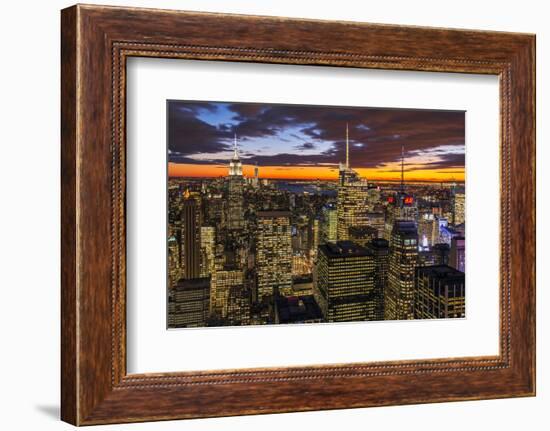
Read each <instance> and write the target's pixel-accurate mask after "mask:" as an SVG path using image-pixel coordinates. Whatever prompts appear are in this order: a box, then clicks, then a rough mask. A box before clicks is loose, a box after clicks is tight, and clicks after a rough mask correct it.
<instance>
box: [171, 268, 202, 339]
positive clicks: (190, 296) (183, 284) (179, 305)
mask: <svg viewBox="0 0 550 431" xmlns="http://www.w3.org/2000/svg"><path fill="white" fill-rule="evenodd" d="M209 305H210V278H207V277H206V278H194V279H188V280H184V279H182V280H180V281H178V283H177V284H176V286H175V287H174V288H173V289H170V290H169V292H168V327H169V328H195V327H202V326H206V324H207V321H208V317H209Z"/></svg>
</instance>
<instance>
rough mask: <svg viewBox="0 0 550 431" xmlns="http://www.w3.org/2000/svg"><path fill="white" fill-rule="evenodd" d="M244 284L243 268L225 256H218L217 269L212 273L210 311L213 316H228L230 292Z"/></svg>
mask: <svg viewBox="0 0 550 431" xmlns="http://www.w3.org/2000/svg"><path fill="white" fill-rule="evenodd" d="M243 284H244V273H243V270H242V269H240V268H238V267H237V266H236V265H234V264H229V263H226V262H225V259H224V258H223V257H220V256H218V257H217V258H216V266H215V271H214V273H213V274H212V282H211V285H212V287H211V293H210V313H211V315H213V316H216V317H218V318H219V317H221V318H225V317H227V311H228V305H229V293H230V291H231V289H232V288H235V287H237V288H239V289H242V287H243Z"/></svg>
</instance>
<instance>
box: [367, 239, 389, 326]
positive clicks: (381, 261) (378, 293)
mask: <svg viewBox="0 0 550 431" xmlns="http://www.w3.org/2000/svg"><path fill="white" fill-rule="evenodd" d="M367 248H368V249H369V250H370V251H371V253H372V255H373V257H374V302H375V309H374V319H373V320H384V293H385V291H386V288H387V285H388V269H389V260H390V245H389V243H388V241H386V240H385V239H383V238H375V239H373V240H372V241H371V242H370V243H369V244H368V245H367Z"/></svg>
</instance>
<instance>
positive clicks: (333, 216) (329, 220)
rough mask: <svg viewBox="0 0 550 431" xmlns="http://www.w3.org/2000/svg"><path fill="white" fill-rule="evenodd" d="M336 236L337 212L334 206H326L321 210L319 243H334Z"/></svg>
mask: <svg viewBox="0 0 550 431" xmlns="http://www.w3.org/2000/svg"><path fill="white" fill-rule="evenodd" d="M337 235H338V212H337V210H336V206H335V205H334V204H327V205H325V206H323V208H322V209H321V235H320V242H321V243H322V244H324V243H327V242H336V240H337Z"/></svg>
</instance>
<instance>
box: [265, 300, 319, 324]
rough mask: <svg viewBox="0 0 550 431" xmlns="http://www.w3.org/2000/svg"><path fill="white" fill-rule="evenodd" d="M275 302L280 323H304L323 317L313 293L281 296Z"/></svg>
mask: <svg viewBox="0 0 550 431" xmlns="http://www.w3.org/2000/svg"><path fill="white" fill-rule="evenodd" d="M275 302H276V306H277V316H278V320H279V323H302V322H307V321H314V320H321V319H322V318H323V314H322V313H321V309H320V308H319V306H318V305H317V302H315V299H314V298H313V295H305V296H289V297H284V296H280V297H278V298H277V299H276V301H275Z"/></svg>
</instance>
